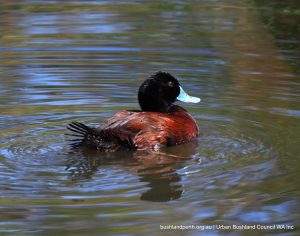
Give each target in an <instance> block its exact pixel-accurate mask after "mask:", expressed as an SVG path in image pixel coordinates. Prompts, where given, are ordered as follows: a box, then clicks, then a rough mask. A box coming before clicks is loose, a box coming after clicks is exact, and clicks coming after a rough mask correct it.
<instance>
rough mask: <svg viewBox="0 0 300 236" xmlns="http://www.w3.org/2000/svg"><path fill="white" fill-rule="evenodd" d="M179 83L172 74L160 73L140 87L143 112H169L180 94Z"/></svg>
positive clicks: (139, 95) (139, 94) (139, 97)
mask: <svg viewBox="0 0 300 236" xmlns="http://www.w3.org/2000/svg"><path fill="white" fill-rule="evenodd" d="M179 86H180V85H179V82H178V80H177V79H176V78H174V77H173V76H172V75H171V74H169V73H166V72H162V71H158V72H156V73H154V74H153V75H151V76H150V77H149V78H148V79H146V80H145V81H144V82H143V83H142V85H141V86H140V89H139V93H138V100H139V104H140V106H141V109H142V111H158V112H168V111H169V109H170V108H171V106H172V104H173V103H174V102H175V101H176V98H177V97H178V95H179V93H180V87H179Z"/></svg>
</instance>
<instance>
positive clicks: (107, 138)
mask: <svg viewBox="0 0 300 236" xmlns="http://www.w3.org/2000/svg"><path fill="white" fill-rule="evenodd" d="M67 129H68V130H69V131H71V132H73V133H67V134H66V135H67V136H70V137H74V139H69V140H68V141H69V142H71V143H70V146H71V147H72V148H78V147H80V146H85V145H87V146H93V147H95V148H97V149H98V150H103V151H107V150H108V151H114V150H117V149H119V148H120V147H123V148H129V149H136V147H135V145H134V143H133V141H132V139H131V138H130V137H127V136H125V137H124V136H123V137H120V136H119V135H118V134H117V133H114V132H113V131H112V130H101V129H95V128H91V127H89V126H86V125H84V124H82V123H79V122H76V121H75V122H72V123H70V124H69V125H68V126H67Z"/></svg>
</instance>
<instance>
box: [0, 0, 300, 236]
mask: <svg viewBox="0 0 300 236" xmlns="http://www.w3.org/2000/svg"><path fill="white" fill-rule="evenodd" d="M0 12H1V14H0V23H1V24H0V25H1V28H0V29H1V34H0V40H1V41H0V42H1V44H0V51H1V54H0V101H1V103H0V104H1V105H0V129H1V140H0V174H1V178H0V196H1V198H0V205H1V208H0V212H1V214H0V222H1V223H0V232H1V234H4V235H6V234H7V235H20V234H22V235H23V234H29V235H41V234H47V235H48V234H49V235H53V234H57V235H99V234H101V235H171V234H174V233H177V234H183V235H199V234H205V235H206V234H210V235H218V234H223V233H226V232H227V233H229V232H231V233H232V234H234V235H251V234H254V233H256V234H257V233H260V234H262V233H269V234H270V233H274V232H276V233H278V234H284V233H285V234H286V235H297V234H299V219H300V216H299V193H300V188H299V178H300V175H299V173H300V172H299V167H300V162H299V153H300V138H299V137H300V126H299V121H300V82H299V68H300V67H299V66H300V63H299V50H300V39H299V35H300V34H299V23H298V22H299V17H300V15H299V3H298V1H297V0H292V1H288V2H285V3H279V1H247V0H244V1H234V0H232V1H223V0H219V1H209V0H202V1H189V2H185V1H174V2H169V3H158V2H153V3H151V2H150V1H128V2H126V1H73V0H70V1H34V0H28V1H26V0H23V1H1V9H0ZM160 69H162V70H165V71H168V72H170V73H171V74H173V75H175V76H176V77H178V78H179V79H180V81H181V84H182V85H183V87H184V88H185V90H186V91H187V92H189V94H191V95H194V96H199V97H201V99H202V101H201V103H200V104H182V105H184V106H185V108H186V109H188V111H189V112H190V113H191V114H192V115H193V116H194V117H195V119H196V120H197V122H198V124H199V127H200V130H201V137H200V138H199V139H198V140H197V141H196V142H194V143H190V144H186V145H182V146H178V147H172V148H168V149H167V150H164V151H163V153H157V154H152V155H151V154H146V153H131V152H117V153H113V154H101V153H96V152H93V151H88V150H82V151H75V152H73V151H70V150H69V148H68V146H67V141H66V138H65V136H64V133H65V132H66V129H65V127H66V125H67V124H68V123H69V122H71V121H81V122H84V123H85V124H89V125H94V126H97V125H99V124H100V123H102V122H104V121H105V120H106V119H108V118H109V117H111V116H112V115H113V114H114V113H115V112H117V111H120V110H123V109H136V108H137V107H138V104H137V99H136V96H137V89H138V86H139V85H140V83H141V82H142V81H143V80H144V78H146V77H147V76H148V75H149V74H151V73H153V72H155V71H157V70H160ZM170 224H171V225H202V226H210V225H215V226H216V225H233V224H246V225H256V224H261V225H273V224H285V225H289V226H293V227H294V228H295V229H294V230H288V229H286V230H273V231H272V230H271V231H270V230H266V231H261V230H257V232H254V231H253V230H252V231H241V230H240V231H233V230H217V229H215V230H206V231H201V230H186V231H181V230H179V231H174V230H161V229H160V225H170Z"/></svg>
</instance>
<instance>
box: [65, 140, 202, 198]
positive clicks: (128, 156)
mask: <svg viewBox="0 0 300 236" xmlns="http://www.w3.org/2000/svg"><path fill="white" fill-rule="evenodd" d="M197 146H198V145H197V142H192V143H188V144H184V145H180V146H176V147H170V148H167V149H165V150H163V151H161V152H145V151H136V152H129V151H126V152H125V151H124V152H118V153H103V152H101V153H99V152H97V151H94V150H87V149H80V150H78V151H76V152H72V153H71V155H70V156H71V157H70V159H69V160H68V164H67V167H66V169H67V170H68V171H69V172H70V177H71V178H72V180H73V181H79V180H82V179H86V178H89V177H91V176H92V175H93V174H94V173H95V172H96V171H97V170H98V169H99V168H101V166H103V165H116V164H118V165H121V166H124V167H126V168H129V169H130V170H131V171H132V172H133V173H134V174H136V175H138V176H139V177H140V181H141V182H146V183H147V187H149V189H148V190H147V191H145V192H144V193H142V194H141V200H147V201H169V200H174V199H178V198H180V197H181V194H182V191H183V189H182V185H181V183H180V181H181V177H180V175H179V174H178V173H177V170H179V169H180V168H182V167H184V166H185V163H186V161H187V160H189V159H191V158H192V156H193V155H194V154H195V153H196V149H197Z"/></svg>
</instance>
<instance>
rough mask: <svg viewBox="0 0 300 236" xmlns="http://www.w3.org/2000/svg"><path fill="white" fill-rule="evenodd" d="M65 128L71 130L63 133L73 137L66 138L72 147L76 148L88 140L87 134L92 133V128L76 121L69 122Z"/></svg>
mask: <svg viewBox="0 0 300 236" xmlns="http://www.w3.org/2000/svg"><path fill="white" fill-rule="evenodd" d="M67 129H68V130H70V131H72V132H73V133H71V134H65V135H67V136H70V137H73V138H74V139H69V140H68V141H69V142H71V143H70V146H71V147H72V148H77V147H79V146H83V145H84V144H86V142H87V141H88V136H90V135H92V134H93V133H94V129H93V128H91V127H88V126H86V125H84V124H82V123H80V122H76V121H74V122H72V123H70V124H69V125H68V126H67Z"/></svg>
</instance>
